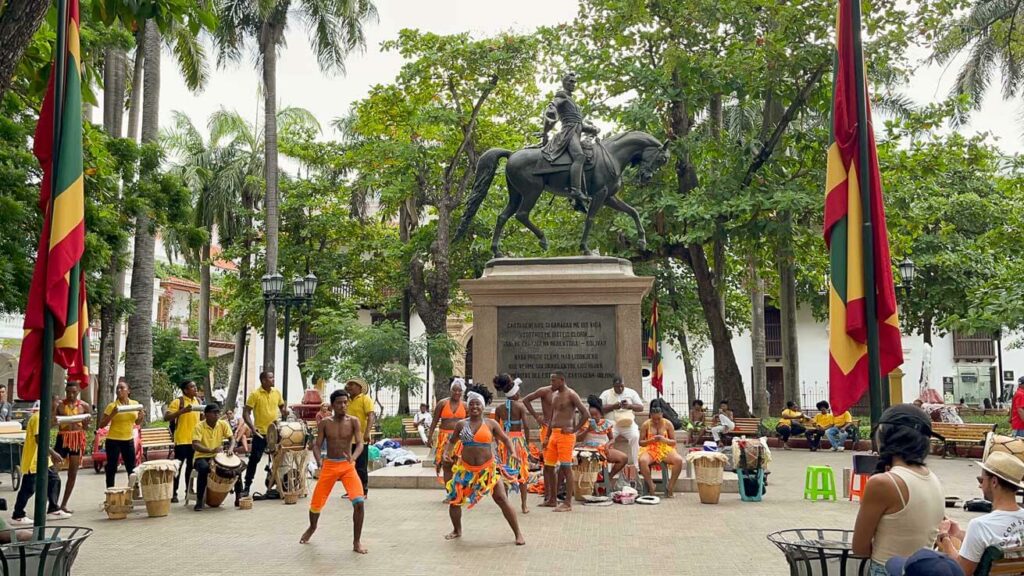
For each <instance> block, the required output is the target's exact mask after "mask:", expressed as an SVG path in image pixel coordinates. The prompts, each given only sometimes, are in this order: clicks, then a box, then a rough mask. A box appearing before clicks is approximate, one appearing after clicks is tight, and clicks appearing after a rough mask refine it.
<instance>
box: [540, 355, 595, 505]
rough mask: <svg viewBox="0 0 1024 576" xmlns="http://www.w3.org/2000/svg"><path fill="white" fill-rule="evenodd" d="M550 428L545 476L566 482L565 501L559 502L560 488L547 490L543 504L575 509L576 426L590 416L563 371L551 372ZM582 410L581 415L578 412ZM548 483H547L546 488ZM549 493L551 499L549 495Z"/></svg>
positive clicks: (546, 447)
mask: <svg viewBox="0 0 1024 576" xmlns="http://www.w3.org/2000/svg"><path fill="white" fill-rule="evenodd" d="M551 390H552V394H551V432H550V433H549V434H548V440H547V442H546V443H545V444H544V477H545V482H547V480H546V479H547V478H549V477H552V478H554V477H556V476H555V467H557V468H558V475H557V478H558V481H559V482H562V481H564V482H565V501H564V502H562V503H561V504H557V495H558V492H557V491H552V492H551V493H548V491H547V490H545V491H544V492H545V495H544V496H545V501H544V503H543V504H541V506H544V507H548V508H554V509H555V512H571V511H572V490H573V486H572V452H573V449H574V448H575V447H576V430H577V428H579V425H580V424H582V423H583V422H586V421H587V419H588V418H589V414H590V412H589V410H588V409H587V407H586V405H584V404H583V401H582V400H580V396H579V394H577V393H576V392H575V391H574V390H573V389H572V388H569V387H568V386H567V385H566V384H565V375H564V374H562V373H561V372H554V373H552V374H551ZM576 413H579V416H577V415H576ZM546 487H547V485H546V484H545V488H546ZM549 495H550V499H547V498H548V496H549Z"/></svg>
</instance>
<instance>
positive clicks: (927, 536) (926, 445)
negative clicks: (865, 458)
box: [853, 404, 945, 576]
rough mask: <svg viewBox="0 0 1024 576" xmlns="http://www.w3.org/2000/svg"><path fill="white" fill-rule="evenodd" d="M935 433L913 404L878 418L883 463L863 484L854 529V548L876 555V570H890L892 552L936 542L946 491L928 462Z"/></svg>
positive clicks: (880, 575)
mask: <svg viewBox="0 0 1024 576" xmlns="http://www.w3.org/2000/svg"><path fill="white" fill-rule="evenodd" d="M933 436H936V437H939V438H941V436H937V435H936V434H935V433H934V432H932V428H931V418H929V417H928V415H927V414H926V413H925V411H924V410H922V409H920V408H918V407H917V406H914V405H913V404H899V405H897V406H893V407H891V408H889V409H888V410H886V411H885V412H884V413H883V414H882V418H881V419H880V420H879V421H878V427H877V429H876V430H875V433H874V439H875V442H876V443H877V445H878V467H877V469H876V471H875V475H873V476H872V477H871V479H870V480H868V483H867V486H866V487H865V489H864V497H863V498H862V500H861V505H860V511H859V512H858V513H857V522H856V524H855V525H854V531H853V553H854V554H856V555H858V556H870V557H871V570H870V575H871V576H884V575H886V574H888V573H887V572H886V570H885V563H886V562H887V561H888V560H889V559H890V558H893V557H896V556H903V557H906V556H910V555H911V554H913V553H914V552H917V551H918V550H920V549H921V548H928V549H931V548H932V547H933V546H934V545H935V540H936V538H937V537H938V535H939V524H940V523H941V522H942V519H943V517H944V507H945V496H944V493H943V491H942V484H940V483H939V479H938V477H937V476H936V475H935V473H934V472H932V471H930V470H928V467H927V466H925V464H924V461H925V458H926V457H927V456H928V451H929V449H930V440H931V438H932V437H933Z"/></svg>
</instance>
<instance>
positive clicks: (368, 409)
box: [345, 394, 373, 436]
mask: <svg viewBox="0 0 1024 576" xmlns="http://www.w3.org/2000/svg"><path fill="white" fill-rule="evenodd" d="M345 413H346V414H348V415H349V416H353V417H355V418H358V419H359V430H360V431H361V432H362V433H363V435H364V436H365V435H366V433H367V432H366V426H367V424H368V423H369V422H370V414H371V413H373V400H370V397H369V396H367V395H366V394H360V395H359V396H356V397H355V398H352V399H351V400H349V403H348V408H346V409H345Z"/></svg>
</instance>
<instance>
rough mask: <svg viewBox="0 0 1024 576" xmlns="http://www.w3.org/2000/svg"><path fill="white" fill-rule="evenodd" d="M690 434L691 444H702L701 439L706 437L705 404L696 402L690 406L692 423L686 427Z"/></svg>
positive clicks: (699, 401)
mask: <svg viewBox="0 0 1024 576" xmlns="http://www.w3.org/2000/svg"><path fill="white" fill-rule="evenodd" d="M686 430H687V431H688V432H689V433H690V444H694V445H696V444H698V443H700V437H701V436H703V435H704V402H702V401H701V400H694V401H693V404H692V405H691V406H690V422H689V424H687V425H686Z"/></svg>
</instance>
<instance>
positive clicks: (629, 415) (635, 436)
mask: <svg viewBox="0 0 1024 576" xmlns="http://www.w3.org/2000/svg"><path fill="white" fill-rule="evenodd" d="M601 405H602V408H603V409H604V413H605V414H609V413H610V415H609V418H610V419H611V420H612V422H614V423H615V427H614V428H612V434H613V435H614V438H616V439H617V438H618V437H619V436H622V437H623V438H625V439H626V441H627V442H629V452H628V456H629V459H628V460H627V462H628V463H629V464H632V465H634V466H635V465H636V463H637V456H638V454H639V452H640V428H639V427H638V426H637V425H636V413H637V412H641V411H643V409H644V401H643V399H642V398H640V395H639V394H637V393H636V390H633V389H632V388H626V385H625V384H623V383H622V376H619V375H616V376H615V377H614V378H612V387H611V388H610V389H608V390H605V391H604V392H602V393H601Z"/></svg>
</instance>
